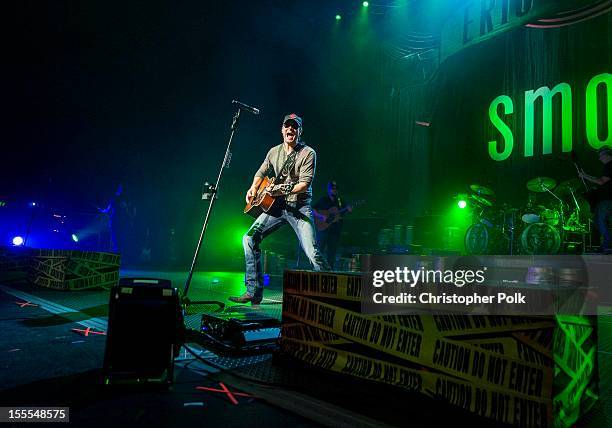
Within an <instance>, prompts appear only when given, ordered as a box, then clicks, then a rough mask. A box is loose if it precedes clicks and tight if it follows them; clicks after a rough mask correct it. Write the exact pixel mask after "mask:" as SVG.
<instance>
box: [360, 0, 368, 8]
mask: <svg viewBox="0 0 612 428" xmlns="http://www.w3.org/2000/svg"><path fill="white" fill-rule="evenodd" d="M361 4H362V5H363V7H368V6H369V5H370V2H367V1H364V2H363V3H361Z"/></svg>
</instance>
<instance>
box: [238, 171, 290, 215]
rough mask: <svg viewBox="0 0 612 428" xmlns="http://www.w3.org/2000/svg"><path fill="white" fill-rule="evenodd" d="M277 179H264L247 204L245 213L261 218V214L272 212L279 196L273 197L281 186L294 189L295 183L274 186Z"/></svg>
mask: <svg viewBox="0 0 612 428" xmlns="http://www.w3.org/2000/svg"><path fill="white" fill-rule="evenodd" d="M274 180H275V178H274V177H272V178H270V177H264V178H263V180H262V181H261V183H260V184H259V186H258V187H257V190H256V191H255V195H254V196H253V197H252V198H251V199H250V200H249V201H248V202H247V204H246V206H245V207H244V213H245V214H248V215H250V216H252V217H255V218H257V217H259V215H260V214H261V213H267V212H268V211H270V209H271V208H272V206H273V205H274V202H275V201H276V199H277V198H278V196H272V195H271V194H270V193H272V191H273V190H275V189H276V188H278V187H280V186H288V187H289V186H290V187H293V183H291V182H289V183H282V184H274Z"/></svg>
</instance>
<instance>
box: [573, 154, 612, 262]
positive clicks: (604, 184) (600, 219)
mask: <svg viewBox="0 0 612 428" xmlns="http://www.w3.org/2000/svg"><path fill="white" fill-rule="evenodd" d="M598 155H599V161H600V162H601V163H602V164H603V171H602V173H601V176H599V177H596V176H594V175H589V174H587V173H585V172H584V171H583V170H580V173H579V176H580V178H584V179H585V180H588V181H590V182H591V183H595V184H597V185H598V186H599V189H598V190H597V200H596V204H597V205H596V208H595V215H596V216H597V227H598V228H599V233H600V234H601V238H602V242H601V252H602V253H605V254H610V253H612V248H611V244H612V240H611V237H610V229H609V228H608V221H609V219H610V216H612V181H610V179H611V178H612V148H611V147H602V148H601V149H599V151H598Z"/></svg>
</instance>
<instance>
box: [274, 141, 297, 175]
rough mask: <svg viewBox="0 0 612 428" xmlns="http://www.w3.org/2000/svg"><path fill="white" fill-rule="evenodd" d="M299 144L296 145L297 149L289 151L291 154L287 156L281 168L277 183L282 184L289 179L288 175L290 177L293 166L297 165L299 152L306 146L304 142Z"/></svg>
mask: <svg viewBox="0 0 612 428" xmlns="http://www.w3.org/2000/svg"><path fill="white" fill-rule="evenodd" d="M298 144H299V146H296V147H295V149H294V150H293V151H292V152H291V153H289V156H287V159H285V162H284V163H283V166H282V168H281V170H280V173H279V174H278V177H276V180H275V181H274V183H275V184H282V183H284V182H285V180H287V177H289V171H291V168H293V166H294V165H295V159H296V157H297V153H298V152H299V151H300V150H301V149H302V147H304V145H303V144H301V143H298Z"/></svg>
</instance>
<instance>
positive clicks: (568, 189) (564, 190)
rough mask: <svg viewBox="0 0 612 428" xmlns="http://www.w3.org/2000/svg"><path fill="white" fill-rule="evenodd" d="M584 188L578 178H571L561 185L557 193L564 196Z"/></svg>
mask: <svg viewBox="0 0 612 428" xmlns="http://www.w3.org/2000/svg"><path fill="white" fill-rule="evenodd" d="M581 186H582V182H581V181H580V180H579V179H577V178H570V179H569V180H565V181H564V182H563V183H561V184H559V186H558V187H557V192H558V193H560V194H562V195H569V194H570V193H572V192H575V191H576V190H578V189H580V187H581Z"/></svg>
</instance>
